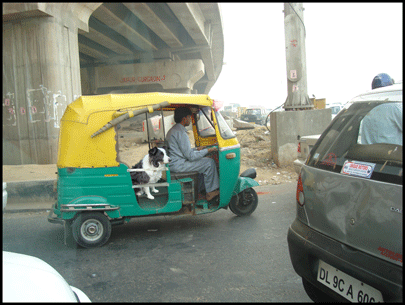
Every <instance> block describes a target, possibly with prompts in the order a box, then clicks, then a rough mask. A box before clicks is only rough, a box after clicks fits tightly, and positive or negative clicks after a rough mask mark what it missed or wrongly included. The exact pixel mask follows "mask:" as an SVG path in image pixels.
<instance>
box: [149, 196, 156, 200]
mask: <svg viewBox="0 0 405 305" xmlns="http://www.w3.org/2000/svg"><path fill="white" fill-rule="evenodd" d="M147 197H148V199H150V200H153V199H155V197H153V196H152V195H147Z"/></svg>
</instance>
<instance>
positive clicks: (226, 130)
mask: <svg viewBox="0 0 405 305" xmlns="http://www.w3.org/2000/svg"><path fill="white" fill-rule="evenodd" d="M215 115H216V117H217V122H218V127H219V132H220V133H221V136H222V138H224V139H231V138H235V134H234V133H233V132H232V130H231V128H230V127H229V125H228V123H226V121H225V119H224V117H223V116H222V115H221V113H220V112H218V111H215Z"/></svg>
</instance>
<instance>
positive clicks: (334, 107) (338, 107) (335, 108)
mask: <svg viewBox="0 0 405 305" xmlns="http://www.w3.org/2000/svg"><path fill="white" fill-rule="evenodd" d="M343 107H344V106H343V105H342V104H327V105H326V107H325V108H330V109H332V120H333V119H334V118H335V116H337V114H338V113H339V112H340V111H341V110H342V109H343Z"/></svg>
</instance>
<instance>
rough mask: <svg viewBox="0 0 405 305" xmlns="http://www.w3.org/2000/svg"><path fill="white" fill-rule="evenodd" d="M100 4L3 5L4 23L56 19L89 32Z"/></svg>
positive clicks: (70, 26) (68, 25) (33, 3)
mask: <svg viewBox="0 0 405 305" xmlns="http://www.w3.org/2000/svg"><path fill="white" fill-rule="evenodd" d="M101 4H102V2H99V3H80V2H75V3H35V2H31V3H3V22H9V21H18V20H22V19H27V18H33V17H54V18H56V19H58V20H59V22H62V24H63V25H65V26H67V27H69V28H79V29H82V30H84V31H88V30H89V29H88V21H89V18H90V15H91V14H92V13H93V11H94V10H96V9H97V8H98V7H99V6H100V5H101Z"/></svg>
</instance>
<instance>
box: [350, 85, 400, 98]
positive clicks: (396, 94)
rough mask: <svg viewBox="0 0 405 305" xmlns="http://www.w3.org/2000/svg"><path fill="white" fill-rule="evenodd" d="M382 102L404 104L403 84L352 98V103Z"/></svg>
mask: <svg viewBox="0 0 405 305" xmlns="http://www.w3.org/2000/svg"><path fill="white" fill-rule="evenodd" d="M382 100H384V101H385V100H386V101H397V102H402V82H401V83H396V84H393V85H391V86H386V87H381V88H377V89H374V90H370V91H367V92H365V93H362V94H359V95H357V96H355V97H354V98H352V102H360V101H382Z"/></svg>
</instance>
